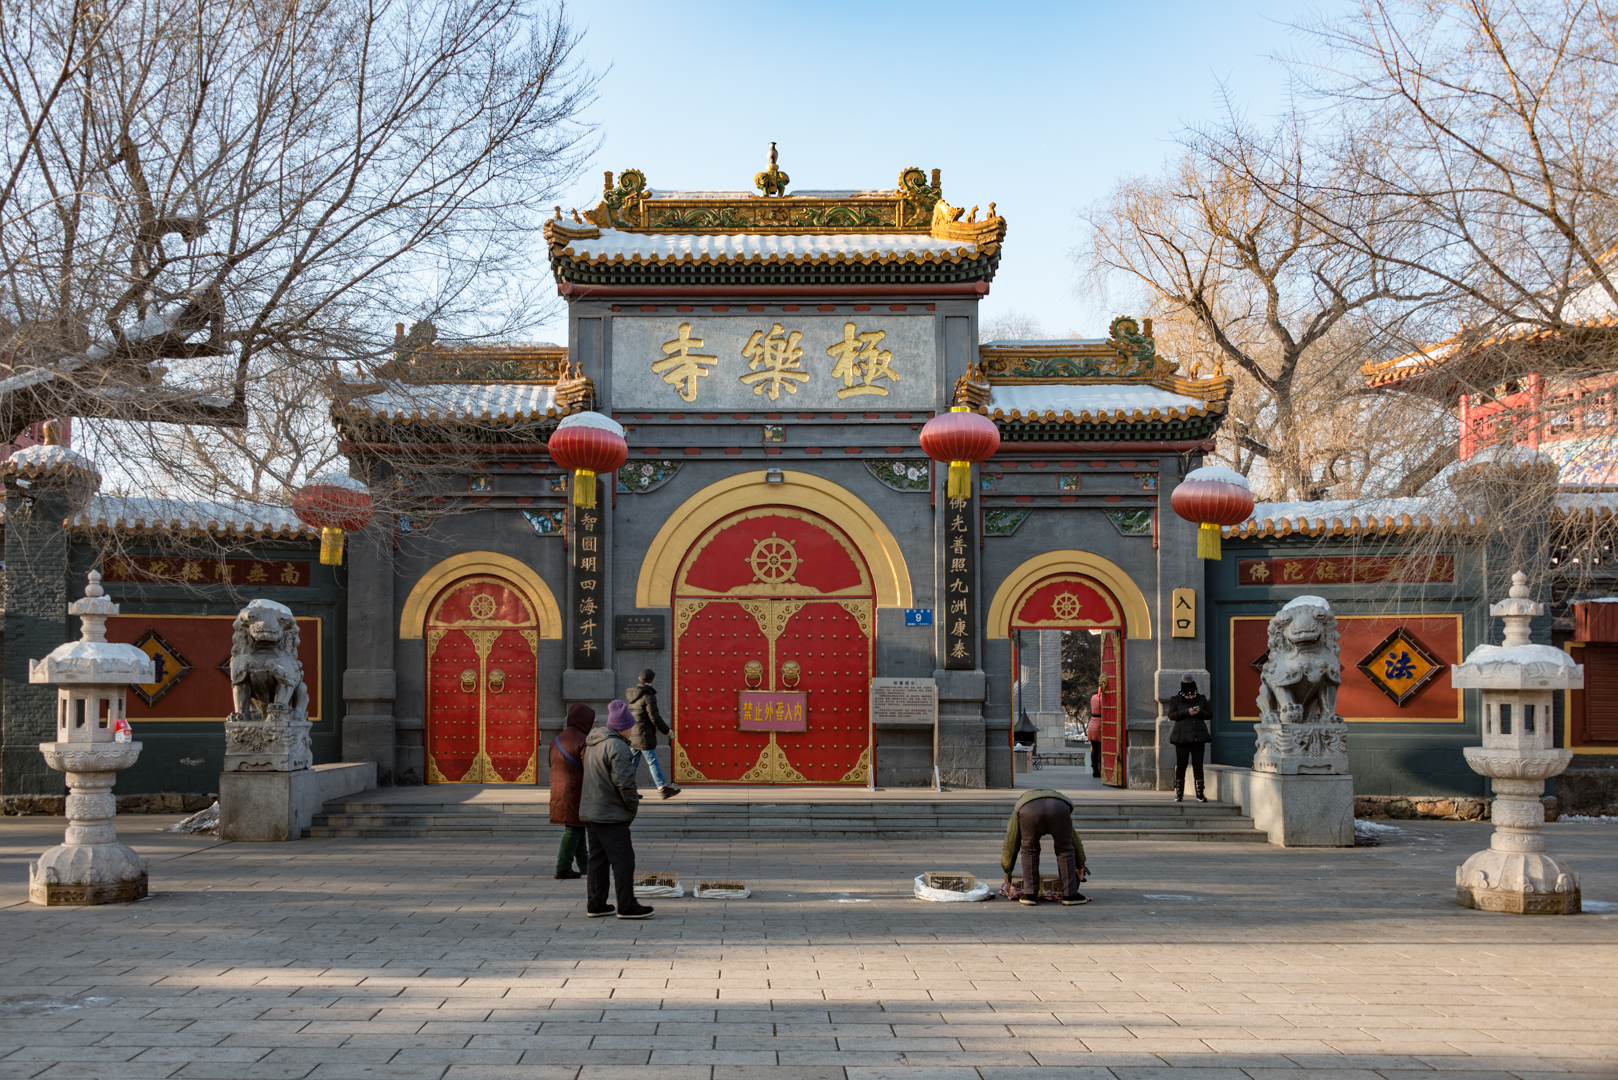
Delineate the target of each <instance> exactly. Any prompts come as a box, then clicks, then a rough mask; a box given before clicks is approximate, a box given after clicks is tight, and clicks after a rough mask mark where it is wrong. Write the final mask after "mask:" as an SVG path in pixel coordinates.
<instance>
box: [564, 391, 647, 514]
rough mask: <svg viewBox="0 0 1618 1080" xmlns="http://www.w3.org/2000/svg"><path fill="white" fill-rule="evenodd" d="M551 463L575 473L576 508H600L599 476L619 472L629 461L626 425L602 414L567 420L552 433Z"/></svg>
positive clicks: (574, 416) (590, 414)
mask: <svg viewBox="0 0 1618 1080" xmlns="http://www.w3.org/2000/svg"><path fill="white" fill-rule="evenodd" d="M548 446H549V447H550V452H551V460H552V461H554V462H556V463H557V464H558V465H560V466H561V467H562V468H564V469H572V470H573V505H574V506H584V507H590V506H594V505H595V504H596V474H597V473H613V472H617V471H618V468H619V466H621V465H623V463H624V462H625V461H626V460H627V459H628V457H629V443H627V442H625V441H624V429H623V425H621V424H619V423H618V422H617V421H616V420H613V419H612V418H610V417H606V416H602V415H601V414H600V413H598V412H578V413H574V414H573V415H572V416H567V417H563V419H562V422H561V423H560V424H557V425H556V430H555V431H553V432H551V437H550V442H549V443H548Z"/></svg>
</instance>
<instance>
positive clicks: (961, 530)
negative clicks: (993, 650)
mask: <svg viewBox="0 0 1618 1080" xmlns="http://www.w3.org/2000/svg"><path fill="white" fill-rule="evenodd" d="M977 557H978V544H977V515H976V514H975V513H974V512H973V508H972V500H971V499H947V500H945V502H944V604H943V607H944V667H945V668H946V669H948V670H950V671H973V670H975V669H976V668H977V666H978V633H977V627H978V601H977V595H976V594H975V593H974V592H973V589H974V588H975V585H974V583H975V582H976V580H977V573H976V569H977Z"/></svg>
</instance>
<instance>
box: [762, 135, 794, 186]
mask: <svg viewBox="0 0 1618 1080" xmlns="http://www.w3.org/2000/svg"><path fill="white" fill-rule="evenodd" d="M791 181H792V177H790V176H788V175H787V174H786V173H784V172H782V171H781V170H780V169H778V168H776V167H775V144H774V143H773V142H772V143H771V144H770V167H769V168H768V169H766V170H764V171H763V172H761V173H754V174H753V186H754V187H756V188H758V189H759V191H760V192H762V193H763V194H764V196H765V197H766V198H768V197H769V196H771V195H775V196H778V197H779V196H782V195H785V194H786V193H787V184H789V183H790V182H791Z"/></svg>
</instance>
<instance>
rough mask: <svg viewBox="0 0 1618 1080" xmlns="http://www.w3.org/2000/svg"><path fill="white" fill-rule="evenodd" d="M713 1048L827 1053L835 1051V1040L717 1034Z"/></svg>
mask: <svg viewBox="0 0 1618 1080" xmlns="http://www.w3.org/2000/svg"><path fill="white" fill-rule="evenodd" d="M713 1047H714V1049H715V1050H773V1051H777V1052H779V1051H781V1050H819V1051H822V1052H824V1053H826V1054H828V1055H832V1054H836V1053H837V1040H836V1039H831V1038H826V1039H811V1038H806V1037H803V1036H790V1035H788V1036H780V1035H769V1036H761V1035H738V1036H734V1037H732V1036H727V1035H720V1036H717V1037H716V1038H715V1039H714V1041H713Z"/></svg>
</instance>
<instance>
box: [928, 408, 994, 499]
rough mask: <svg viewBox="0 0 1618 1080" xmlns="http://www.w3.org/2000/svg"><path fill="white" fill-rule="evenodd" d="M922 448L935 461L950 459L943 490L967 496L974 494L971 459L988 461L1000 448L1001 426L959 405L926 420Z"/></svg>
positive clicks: (953, 496)
mask: <svg viewBox="0 0 1618 1080" xmlns="http://www.w3.org/2000/svg"><path fill="white" fill-rule="evenodd" d="M921 448H922V449H923V450H925V451H926V452H927V456H928V457H930V458H932V459H933V460H934V461H947V462H949V481H948V483H947V484H945V487H944V493H945V494H946V495H947V496H948V497H949V498H951V499H966V498H970V497H971V495H972V463H973V462H975V461H987V460H988V459H989V458H991V457H993V456H994V453H995V451H996V450H999V449H1000V429H999V428H997V427H995V426H994V421H993V420H990V419H989V418H988V417H987V416H984V415H982V414H981V413H975V412H973V411H972V410H971V409H969V408H967V407H966V406H965V405H956V406H954V407H953V408H951V409H950V411H949V412H947V413H944V414H943V415H942V416H935V417H933V418H932V419H931V420H929V421H927V424H926V426H925V427H923V428H922V429H921Z"/></svg>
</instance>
